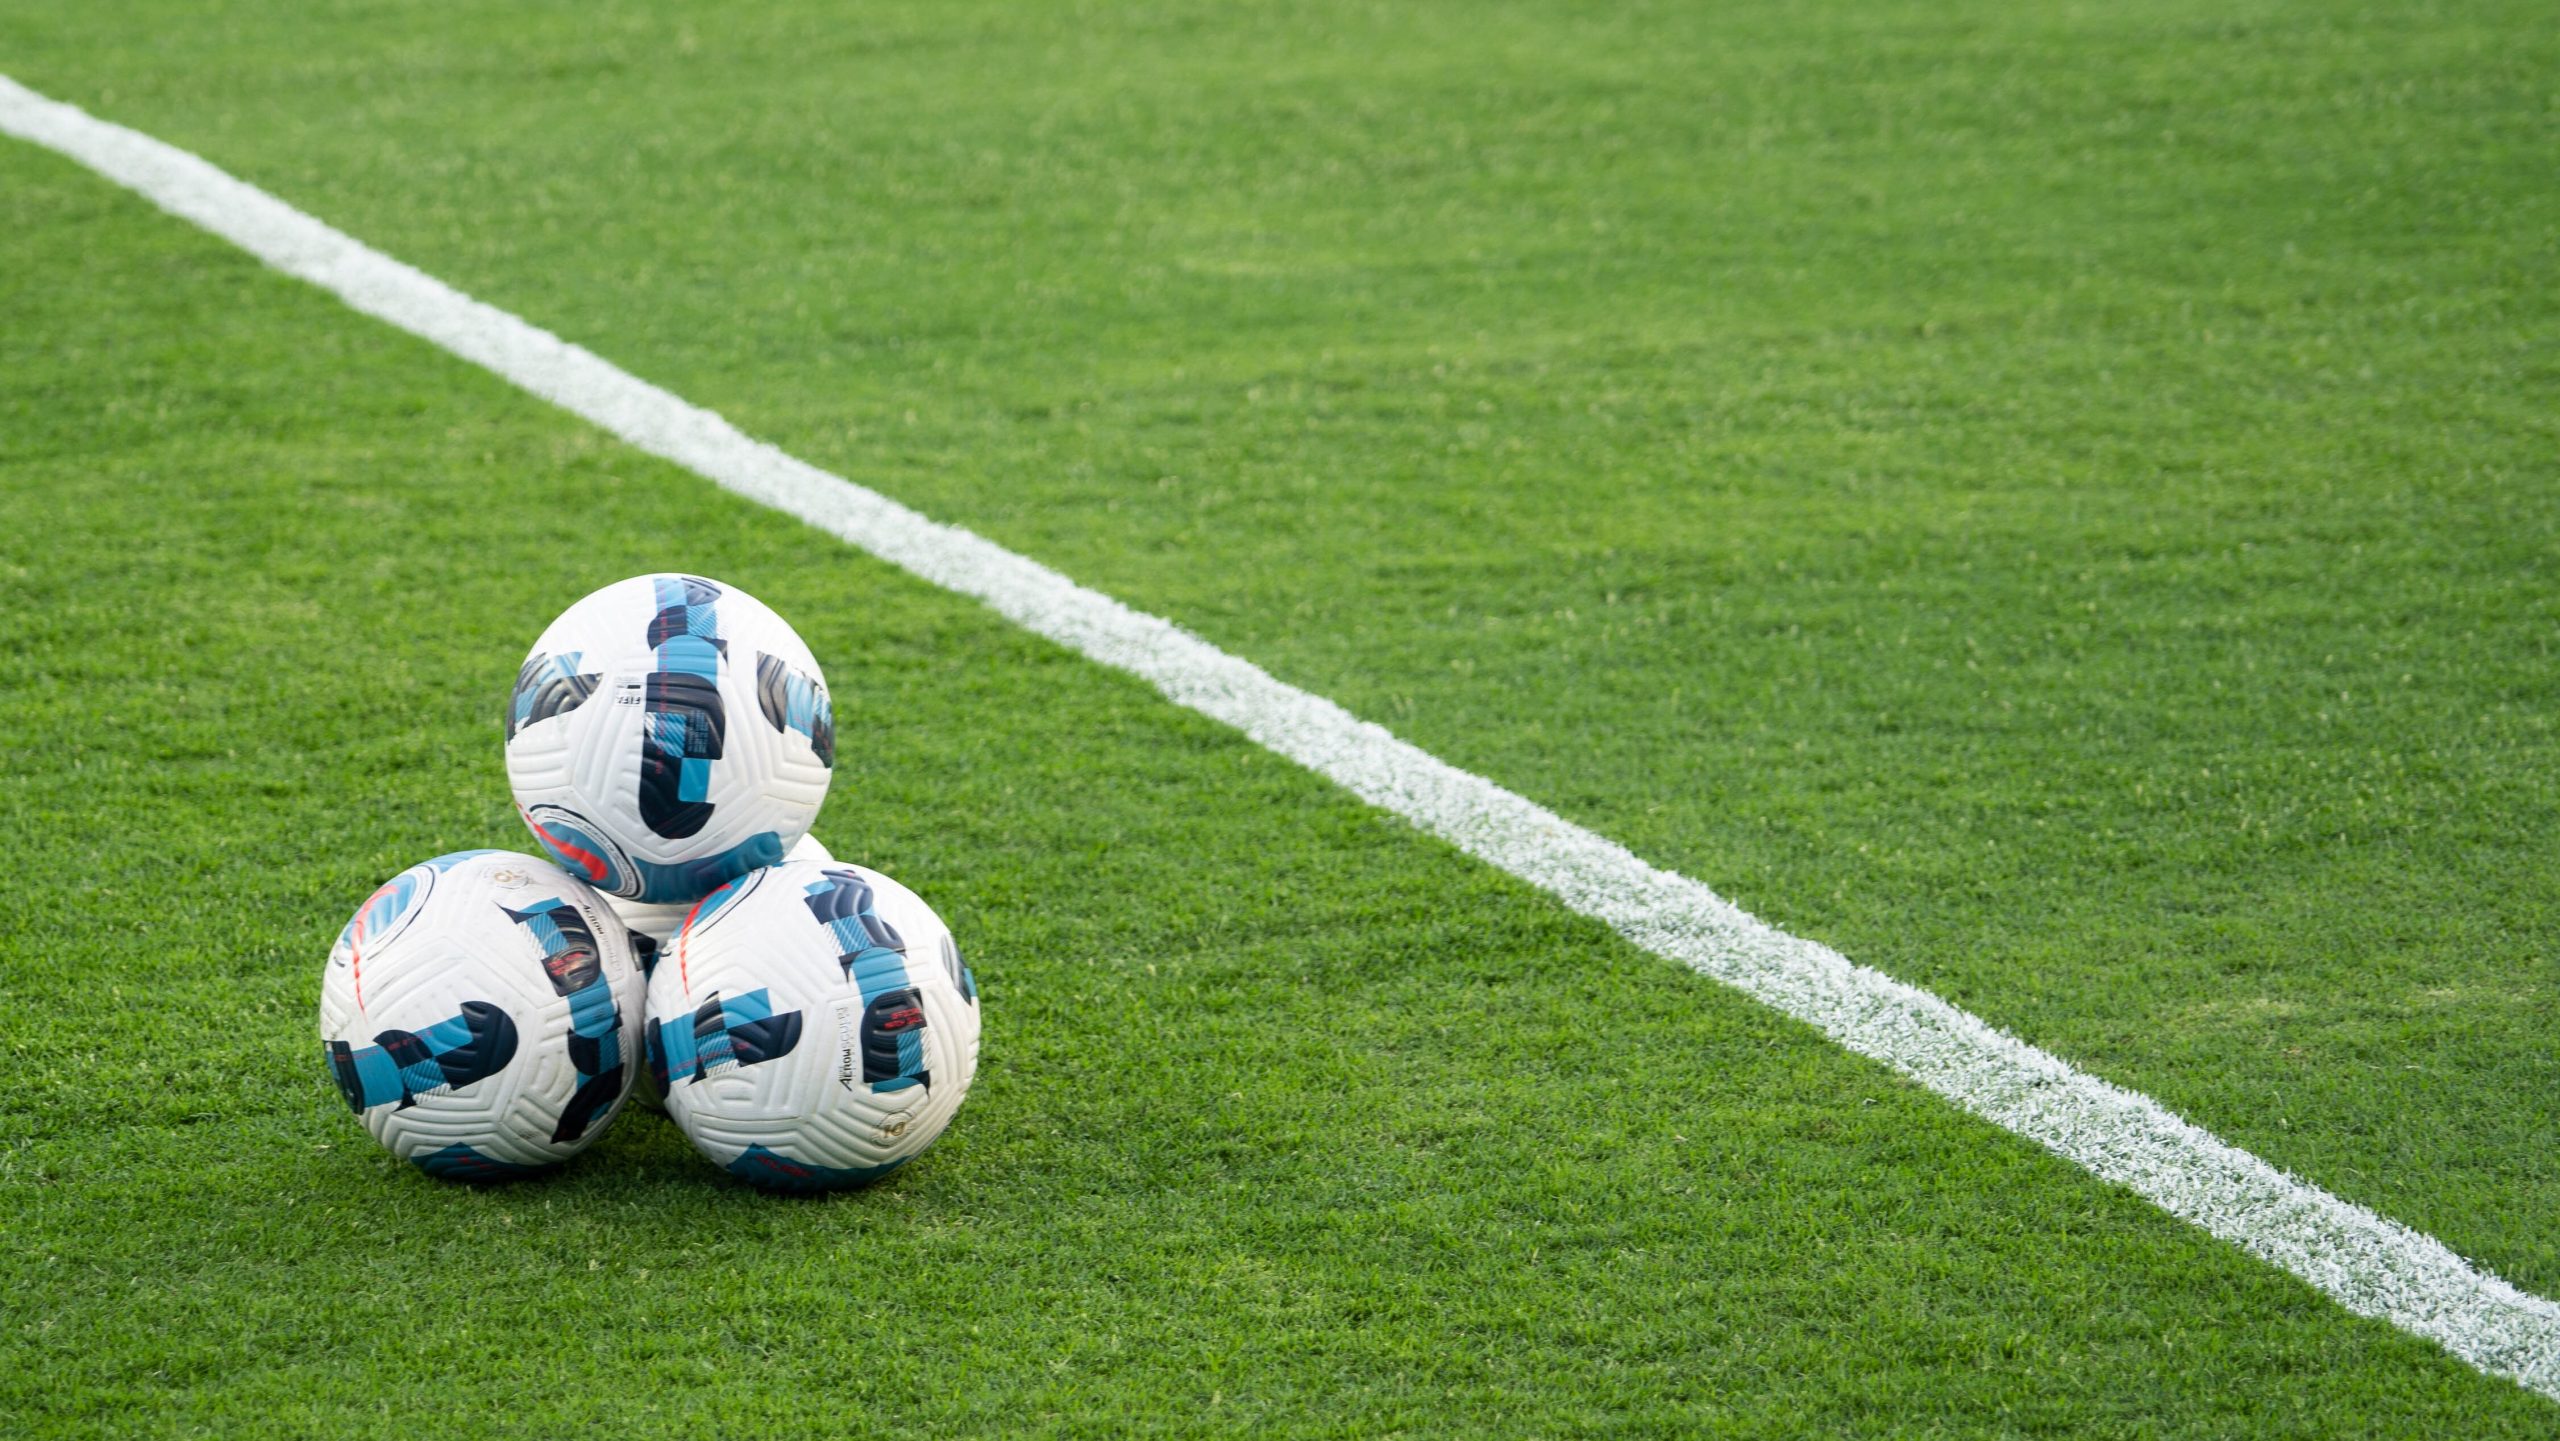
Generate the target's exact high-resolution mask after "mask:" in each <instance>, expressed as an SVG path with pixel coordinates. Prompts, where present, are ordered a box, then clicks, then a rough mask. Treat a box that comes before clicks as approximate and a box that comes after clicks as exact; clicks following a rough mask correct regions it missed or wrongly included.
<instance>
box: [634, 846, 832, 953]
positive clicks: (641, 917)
mask: <svg viewBox="0 0 2560 1441" xmlns="http://www.w3.org/2000/svg"><path fill="white" fill-rule="evenodd" d="M783 859H784V860H787V861H832V860H834V859H835V853H834V852H832V851H830V850H828V849H827V848H826V846H825V845H824V844H823V843H821V842H820V841H819V839H818V838H817V837H816V836H814V835H809V836H802V837H801V838H800V843H799V844H798V845H796V846H793V847H792V848H791V853H790V854H789V855H787V856H784V857H783ZM700 900H701V897H699V896H696V897H694V898H692V899H691V900H682V901H635V900H631V899H629V898H628V897H624V896H616V895H608V896H606V897H605V898H604V903H605V904H606V905H608V906H611V907H613V913H614V914H615V915H617V916H620V917H622V923H623V924H624V925H626V926H628V927H630V928H631V930H632V932H633V933H634V934H635V935H637V936H639V937H640V939H641V941H642V942H644V943H645V946H644V955H643V957H642V961H641V967H640V968H641V969H642V970H644V971H655V970H656V969H657V951H658V949H659V948H661V947H663V946H665V945H666V944H667V942H669V941H672V940H674V939H675V935H676V927H678V926H681V925H683V924H684V918H685V917H686V916H689V915H691V914H693V908H694V905H695V904H696V903H697V902H698V901H700Z"/></svg>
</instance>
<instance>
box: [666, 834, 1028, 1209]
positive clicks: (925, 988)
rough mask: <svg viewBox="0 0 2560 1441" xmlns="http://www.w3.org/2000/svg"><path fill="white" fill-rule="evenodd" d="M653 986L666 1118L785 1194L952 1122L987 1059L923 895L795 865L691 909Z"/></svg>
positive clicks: (861, 1173) (858, 875) (973, 987)
mask: <svg viewBox="0 0 2560 1441" xmlns="http://www.w3.org/2000/svg"><path fill="white" fill-rule="evenodd" d="M671 950H672V952H673V954H671V955H669V956H667V957H665V958H663V959H661V960H660V962H659V964H658V971H657V974H656V975H655V976H654V977H652V978H651V980H650V982H649V1023H648V1048H649V1069H650V1073H651V1075H652V1077H653V1078H654V1079H655V1080H656V1081H657V1082H658V1084H659V1087H660V1088H661V1089H662V1090H663V1091H664V1092H665V1094H666V1101H667V1113H668V1114H669V1115H670V1116H672V1117H674V1118H675V1121H676V1124H677V1125H679V1126H681V1127H683V1128H684V1133H685V1134H686V1135H687V1136H689V1137H691V1138H692V1139H693V1144H694V1146H695V1147H696V1148H697V1149H699V1150H700V1151H701V1152H702V1153H703V1154H704V1155H706V1156H708V1157H710V1158H711V1159H712V1161H713V1162H715V1163H716V1164H718V1165H721V1166H723V1167H726V1168H727V1169H728V1170H729V1171H730V1172H731V1173H732V1174H734V1175H737V1176H741V1177H744V1178H745V1179H747V1180H748V1181H751V1182H753V1183H755V1184H756V1185H758V1186H763V1187H766V1188H769V1189H773V1190H784V1191H823V1190H831V1189H833V1188H836V1187H839V1186H850V1185H859V1184H861V1183H863V1182H866V1181H871V1180H875V1179H877V1178H879V1177H881V1176H885V1175H887V1174H888V1173H889V1172H891V1171H893V1170H895V1169H897V1168H898V1167H899V1166H901V1165H904V1164H905V1163H906V1162H908V1161H910V1160H913V1159H914V1158H915V1156H916V1154H917V1153H918V1152H920V1151H922V1150H924V1148H925V1147H927V1146H929V1145H932V1144H933V1141H934V1138H935V1137H937V1136H939V1135H941V1134H942V1129H943V1127H945V1126H947V1125H949V1124H950V1123H951V1117H952V1113H954V1112H955V1111H957V1110H959V1109H960V1102H961V1100H962V1098H963V1097H965V1096H967V1095H968V1093H969V1081H970V1078H971V1077H972V1076H974V1075H975V1074H976V1073H977V1068H978V989H977V984H976V982H975V980H974V979H973V978H972V977H971V976H970V974H969V968H968V967H967V966H966V965H964V964H962V962H961V960H960V951H959V948H958V947H957V946H955V945H953V944H952V941H951V932H950V931H949V930H948V929H947V928H945V927H944V925H943V924H942V920H941V918H940V917H938V916H936V915H935V914H934V913H933V908H932V907H930V906H927V905H926V904H925V903H924V901H923V900H922V899H921V898H919V897H918V896H917V895H916V893H915V892H913V891H910V890H908V889H907V888H906V887H905V886H902V885H900V884H898V883H897V882H896V881H893V880H891V879H889V878H888V877H887V876H884V875H881V874H880V873H879V872H877V871H872V870H866V869H864V868H863V867H861V866H853V865H837V864H821V863H817V862H810V861H793V862H791V863H789V864H787V865H780V866H774V867H772V868H770V869H767V870H761V871H756V872H753V873H751V874H749V875H746V876H743V877H741V878H739V879H737V880H735V881H731V882H730V883H729V884H728V885H726V886H723V887H721V888H720V889H719V890H716V891H714V892H712V893H711V894H710V895H708V896H705V897H703V900H702V904H701V905H699V906H697V907H695V908H694V912H693V914H692V915H691V916H690V917H689V918H687V919H686V921H685V923H684V926H683V928H682V929H680V930H679V931H677V932H676V938H675V942H674V944H673V946H672V947H671Z"/></svg>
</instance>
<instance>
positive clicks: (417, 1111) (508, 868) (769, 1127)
mask: <svg viewBox="0 0 2560 1441" xmlns="http://www.w3.org/2000/svg"><path fill="white" fill-rule="evenodd" d="M506 730H507V778H508V780H509V782H510V783H512V785H513V786H514V788H515V796H516V807H517V809H518V810H519V811H520V812H522V814H523V816H524V819H525V824H526V825H527V826H530V827H531V828H532V831H533V836H534V839H535V840H536V841H538V842H539V843H540V844H541V848H542V850H543V851H544V852H546V853H547V855H548V856H549V859H547V860H546V859H538V858H536V857H534V856H530V855H519V854H517V853H515V852H513V851H461V852H457V853H455V854H453V855H447V856H438V857H437V858H435V859H434V860H431V861H427V862H425V863H423V864H421V865H416V866H412V867H410V868H409V869H407V870H405V871H402V872H401V873H400V874H398V875H396V876H393V877H392V878H391V879H390V881H389V882H387V883H385V884H384V885H383V886H382V888H381V889H379V890H377V891H375V892H374V893H373V895H372V896H371V897H370V898H368V899H367V900H366V901H365V903H364V904H363V905H362V906H361V907H359V908H358V909H357V911H356V914H355V918H354V919H352V920H350V921H349V922H347V926H346V929H345V930H344V931H342V932H341V933H340V934H339V936H338V942H337V944H336V946H334V947H333V948H331V950H330V953H329V965H328V970H327V973H326V976H325V978H324V980H323V981H322V984H321V989H320V1033H321V1038H322V1040H323V1041H324V1043H325V1045H326V1049H327V1056H328V1065H329V1071H330V1074H331V1075H332V1076H333V1077H334V1078H335V1079H336V1081H337V1083H338V1089H339V1091H340V1093H341V1094H343V1095H344V1096H345V1097H346V1101H347V1104H348V1105H349V1106H351V1107H353V1108H354V1110H355V1112H356V1114H357V1115H358V1116H360V1117H362V1118H363V1120H364V1125H365V1129H366V1130H368V1131H370V1132H372V1133H373V1137H374V1139H375V1140H377V1141H380V1142H381V1143H382V1144H383V1145H384V1146H387V1147H389V1148H390V1149H391V1151H392V1152H393V1153H394V1154H396V1155H399V1156H401V1157H403V1158H405V1159H407V1160H410V1161H413V1162H415V1163H416V1164H417V1165H419V1166H420V1167H422V1168H424V1169H425V1170H427V1171H429V1172H431V1173H433V1174H435V1175H439V1176H448V1177H456V1178H462V1179H471V1180H495V1179H500V1178H504V1177H510V1176H518V1175H524V1174H527V1173H530V1172H533V1171H536V1170H540V1169H542V1168H544V1167H547V1166H551V1165H554V1164H557V1163H558V1162H561V1161H565V1160H567V1159H568V1158H569V1157H571V1156H573V1155H576V1154H577V1153H578V1152H579V1151H580V1150H583V1149H584V1148H585V1147H586V1146H588V1145H589V1144H590V1143H592V1142H593V1141H594V1140H595V1139H596V1137H597V1136H599V1135H601V1134H603V1132H604V1129H605V1128H606V1127H607V1126H609V1125H611V1124H612V1123H613V1119H614V1117H615V1116H616V1115H617V1114H619V1113H620V1111H621V1109H622V1105H623V1102H624V1101H625V1099H627V1098H628V1097H629V1095H630V1093H631V1091H632V1089H633V1084H634V1080H635V1078H636V1076H637V1075H638V1070H639V1066H640V1065H642V1064H645V1065H646V1066H647V1067H648V1072H649V1075H650V1077H651V1078H652V1080H654V1082H655V1083H656V1086H657V1088H658V1091H659V1093H660V1094H661V1095H662V1096H663V1097H664V1100H665V1104H666V1109H667V1114H668V1115H669V1116H671V1117H672V1118H673V1119H674V1120H675V1123H676V1124H677V1125H678V1126H680V1127H682V1128H683V1129H684V1133H685V1134H686V1135H687V1136H689V1137H691V1138H692V1140H693V1143H694V1145H695V1146H696V1147H697V1148H698V1149H700V1150H701V1152H702V1153H703V1154H704V1155H705V1156H708V1157H710V1158H711V1160H712V1161H713V1162H714V1163H716V1164H718V1165H721V1166H723V1167H726V1168H727V1169H728V1170H729V1171H730V1172H732V1173H733V1174H736V1175H738V1176H741V1177H744V1178H745V1179H747V1180H748V1181H751V1182H753V1183H755V1184H757V1185H759V1186H764V1187H767V1188H771V1189H777V1190H793V1191H807V1190H828V1189H832V1188H835V1187H839V1186H847V1185H856V1184H860V1183H862V1182H865V1181H870V1180H873V1179H876V1178H878V1177H880V1176H882V1175H885V1174H887V1173H888V1172H889V1171H891V1170H894V1169H896V1168H897V1167H898V1166H900V1165H902V1164H904V1163H905V1162H906V1161H908V1160H910V1159H912V1158H914V1156H915V1155H916V1154H917V1153H918V1152H920V1151H922V1150H924V1148H925V1147H927V1146H929V1145H931V1144H932V1143H933V1140H934V1138H935V1137H937V1136H939V1135H941V1134H942V1130H943V1128H944V1127H945V1126H947V1125H949V1124H950V1122H951V1117H952V1113H953V1112H955V1111H957V1110H958V1109H959V1108H960V1101H961V1098H962V1097H964V1096H966V1095H967V1094H968V1090H969V1082H970V1079H971V1077H972V1076H973V1075H974V1074H975V1073H976V1070H977V1064H978V993H977V987H976V984H975V982H974V981H973V980H972V979H971V977H970V974H969V969H968V967H967V966H966V965H964V964H962V962H961V960H960V952H959V949H958V948H957V947H956V946H955V945H954V944H953V943H952V939H951V932H950V931H949V929H947V928H946V927H945V926H944V925H943V923H942V920H941V918H940V917H938V916H936V915H935V914H934V913H933V910H932V908H931V907H929V906H927V905H926V904H925V903H924V902H923V900H921V899H919V898H918V897H917V896H916V894H915V893H914V892H913V891H910V890H908V889H907V888H906V887H904V886H902V885H900V884H898V883H897V882H896V881H893V880H891V879H889V878H888V877H887V876H884V875H881V874H879V873H878V872H876V871H870V870H865V869H864V868H862V867H861V866H854V865H843V864H838V863H837V862H836V861H835V860H834V859H833V858H832V857H830V856H829V855H828V854H827V851H826V848H825V847H823V846H821V845H819V844H818V842H817V840H816V838H815V837H812V836H810V835H809V834H808V831H809V825H810V822H812V821H813V820H815V819H816V818H817V814H818V806H819V804H820V802H822V801H824V800H825V799H826V795H827V782H828V779H829V778H830V776H831V775H832V773H833V770H834V767H835V718H834V711H833V708H832V706H831V704H830V702H829V699H828V693H827V685H826V681H825V679H824V678H823V677H822V676H821V675H820V674H819V671H818V663H817V661H816V660H815V659H814V658H813V657H812V656H811V655H810V654H809V648H808V647H807V646H806V645H804V644H802V642H801V640H800V637H799V636H798V635H797V634H795V633H794V632H793V631H792V629H791V627H790V626H789V625H788V624H786V623H784V621H783V620H782V618H781V617H780V616H777V615H775V614H774V613H773V612H772V611H770V610H768V609H766V608H765V607H764V606H763V605H762V604H761V603H759V602H758V601H756V600H755V599H754V598H753V597H751V596H748V595H746V594H745V593H743V592H741V591H739V590H736V589H734V588H732V587H729V586H724V585H721V584H719V583H717V582H714V581H708V580H703V579H701V578H699V577H696V576H689V575H646V576H638V577H635V578H633V579H631V580H626V581H622V582H619V583H617V584H614V585H609V586H606V587H605V588H604V589H602V590H600V591H597V592H596V593H595V594H593V595H591V596H588V597H587V598H586V599H584V600H582V601H579V602H578V603H577V604H576V605H573V606H571V607H570V608H569V609H568V611H567V612H566V613H565V614H563V615H562V616H561V617H560V618H559V619H558V620H556V621H554V622H552V624H551V628H550V629H548V630H546V631H544V632H543V633H542V638H541V639H540V640H537V641H535V642H534V647H533V653H532V654H531V655H530V656H528V657H527V658H526V660H525V663H524V668H523V670H522V671H521V672H520V673H519V674H518V675H517V677H516V686H515V692H514V694H513V696H512V697H511V698H510V699H509V702H508V706H507V714H506Z"/></svg>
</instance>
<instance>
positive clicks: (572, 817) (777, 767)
mask: <svg viewBox="0 0 2560 1441" xmlns="http://www.w3.org/2000/svg"><path fill="white" fill-rule="evenodd" d="M835 759H836V728H835V714H834V710H833V708H832V707H831V706H830V704H829V702H828V698H827V683H826V680H825V678H824V677H822V676H821V675H820V674H819V673H818V662H817V660H816V659H815V658H814V657H812V656H811V655H810V654H809V648H808V647H807V646H806V645H803V644H802V643H801V641H800V637H799V636H798V635H797V634H795V633H793V631H792V629H791V627H790V626H789V625H788V624H786V623H784V621H783V619H782V617H780V616H778V615H775V614H774V613H773V612H772V611H770V610H767V609H766V608H765V607H764V605H763V604H762V603H761V602H759V601H757V600H756V599H755V598H754V597H753V596H750V595H747V594H745V593H744V592H742V591H739V590H735V589H733V588H731V587H728V586H724V585H722V584H720V583H719V582H717V581H709V580H704V579H702V578H701V577H699V576H691V575H643V576H635V577H633V578H632V579H630V580H625V581H618V582H616V583H614V584H612V585H609V586H606V587H605V588H604V589H602V590H600V591H597V592H596V593H595V594H593V595H590V596H588V597H587V598H586V599H584V600H582V601H579V602H578V603H577V604H576V605H573V606H571V607H569V609H568V610H567V611H565V612H564V613H562V615H561V617H560V618H559V619H558V620H555V621H553V622H552V623H551V627H550V629H548V630H545V631H544V632H543V633H542V638H541V639H539V640H537V641H535V642H534V643H533V653H532V654H531V655H530V656H528V657H526V659H525V663H524V667H523V669H522V670H520V671H519V672H517V675H516V688H515V692H514V694H513V695H512V697H511V698H510V699H509V701H508V704H507V780H508V782H509V783H510V784H511V785H513V786H514V788H515V795H516V808H517V809H518V810H519V811H521V812H523V814H524V819H525V824H526V825H528V826H531V827H532V828H533V833H534V835H535V837H536V838H537V839H539V840H540V841H541V842H542V848H543V849H544V850H546V851H549V852H550V853H551V855H552V856H553V857H554V858H555V859H557V860H558V861H559V862H560V864H561V865H563V866H565V867H567V868H568V869H569V871H570V872H571V873H572V874H574V875H577V876H579V877H581V878H582V879H584V880H585V881H586V882H587V883H588V884H589V885H591V886H594V887H595V888H596V889H597V890H600V891H603V892H605V893H607V894H609V895H615V896H620V897H622V898H624V899H626V900H634V901H644V902H648V903H651V904H673V903H679V902H680V903H683V904H685V905H687V906H690V905H691V904H692V903H693V902H695V901H698V900H700V899H702V897H703V896H704V895H705V894H707V893H708V892H710V891H712V890H714V889H716V888H717V887H719V886H720V885H721V884H722V883H724V882H726V881H729V880H732V879H734V878H736V877H738V876H742V875H744V874H746V873H747V872H749V871H751V870H754V869H755V868H757V867H758V866H769V865H773V864H775V863H776V862H779V861H780V860H781V859H782V858H783V856H784V855H785V854H786V853H788V852H789V851H790V849H791V847H792V846H793V844H794V843H796V842H797V841H798V840H799V839H800V837H801V836H803V835H805V834H807V833H808V830H809V823H810V822H811V821H812V820H814V819H816V818H817V814H818V805H819V803H820V802H822V801H824V800H825V799H826V798H827V782H828V780H829V779H830V777H831V776H832V773H833V770H834V767H835Z"/></svg>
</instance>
